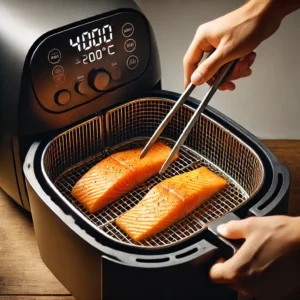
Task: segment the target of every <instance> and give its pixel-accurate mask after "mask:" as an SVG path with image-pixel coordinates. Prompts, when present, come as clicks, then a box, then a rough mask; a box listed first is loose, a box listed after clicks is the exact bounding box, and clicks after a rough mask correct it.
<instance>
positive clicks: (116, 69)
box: [110, 66, 122, 81]
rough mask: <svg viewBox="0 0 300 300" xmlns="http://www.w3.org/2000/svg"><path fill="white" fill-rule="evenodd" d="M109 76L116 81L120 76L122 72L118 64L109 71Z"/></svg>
mask: <svg viewBox="0 0 300 300" xmlns="http://www.w3.org/2000/svg"><path fill="white" fill-rule="evenodd" d="M110 76H111V78H112V79H113V80H114V81H117V80H119V79H120V78H121V76H122V72H121V68H120V67H119V66H116V67H114V68H113V69H112V70H111V71H110Z"/></svg>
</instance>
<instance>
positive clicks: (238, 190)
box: [43, 98, 264, 249]
mask: <svg viewBox="0 0 300 300" xmlns="http://www.w3.org/2000/svg"><path fill="white" fill-rule="evenodd" d="M173 103H174V102H173V101H170V100H167V99H156V98H147V99H139V100H135V101H133V102H130V103H128V104H125V105H123V106H120V107H117V108H115V109H113V110H111V111H109V112H107V113H106V116H105V117H102V116H100V117H96V118H94V119H92V120H89V121H88V122H85V123H83V124H81V125H78V126H76V127H74V128H72V129H70V130H69V131H67V132H65V133H63V134H61V135H59V136H58V137H56V138H55V139H54V140H53V141H51V142H50V143H49V144H48V146H47V147H46V149H45V151H44V155H43V164H44V173H45V174H44V175H45V176H46V177H48V178H49V181H50V182H51V183H52V184H53V188H54V189H57V190H58V191H59V192H60V193H61V195H62V197H63V199H62V200H63V201H68V202H69V203H70V204H71V205H73V206H74V207H75V208H76V209H77V210H78V211H79V212H80V213H81V214H82V215H83V216H84V217H85V218H86V220H87V221H88V222H91V223H92V224H93V225H94V226H96V227H97V228H98V230H99V231H100V232H101V233H102V234H103V235H105V236H107V237H108V238H110V239H112V240H114V241H117V242H120V243H125V244H127V245H132V246H136V247H147V248H153V249H156V248H157V247H167V246H171V245H174V244H176V243H179V242H181V241H183V240H186V239H188V238H191V237H192V236H194V235H195V234H198V233H200V232H201V231H202V230H203V228H204V224H206V223H207V222H209V221H211V220H214V219H216V218H218V217H219V216H222V215H224V214H226V213H228V212H230V211H233V210H235V209H236V208H238V207H239V206H240V205H242V204H243V203H245V201H247V200H248V199H249V197H251V196H252V195H253V194H254V193H255V192H256V191H257V190H258V189H259V187H260V186H261V184H262V182H263V173H264V172H263V166H262V163H261V161H260V159H259V158H258V156H257V155H256V154H255V153H254V152H253V151H252V150H251V148H249V147H248V146H247V145H245V144H244V143H243V142H241V141H240V140H239V139H238V138H237V137H235V136H234V135H233V134H232V133H230V132H229V131H228V130H226V129H224V128H223V127H222V126H220V125H218V124H217V123H216V122H215V121H213V120H211V119H209V118H207V117H206V116H205V115H202V116H201V118H200V119H199V121H198V122H197V124H196V125H195V126H194V128H193V129H192V132H191V133H190V135H189V137H188V139H187V140H186V143H185V146H184V147H182V149H181V151H180V156H179V159H178V160H177V161H176V162H174V163H173V164H172V165H171V166H170V168H169V169H168V170H167V171H166V172H165V173H164V174H163V175H156V176H153V177H151V178H150V179H149V180H148V181H147V182H145V183H144V184H142V185H140V186H138V187H136V188H135V189H134V190H132V191H131V192H129V193H127V194H126V195H124V196H123V197H121V198H119V199H118V200H117V201H115V202H113V203H111V204H109V205H108V206H106V207H105V208H103V209H101V210H99V211H98V212H96V213H94V214H90V213H89V212H87V210H86V209H85V208H84V207H83V206H82V205H81V204H80V203H79V202H78V201H77V200H76V199H74V198H73V197H72V195H71V190H72V188H73V186H74V185H75V183H76V182H77V181H78V180H79V179H80V178H81V177H82V176H83V175H84V174H85V173H86V172H87V171H88V170H89V169H90V168H91V167H92V166H94V165H95V164H96V163H98V162H99V161H101V160H102V159H103V158H104V157H106V156H108V155H110V154H112V153H114V152H118V151H122V150H127V149H133V148H138V147H143V146H144V145H145V143H146V142H147V139H148V137H149V136H151V135H152V133H153V132H154V130H155V129H156V128H157V126H158V125H159V124H160V122H161V121H162V119H163V118H164V116H165V115H166V114H167V113H168V111H169V110H170V108H171V107H172V105H173ZM192 114H193V109H192V108H190V107H188V106H183V107H181V108H180V110H179V112H178V113H177V114H176V116H175V117H174V118H173V119H172V121H171V122H170V123H169V125H168V126H167V128H166V129H165V130H164V132H163V134H162V138H161V139H162V140H163V141H164V142H165V143H166V144H168V145H169V146H171V147H172V146H173V145H174V141H176V139H177V138H178V137H179V135H180V133H181V132H182V130H183V129H184V127H185V125H186V124H187V122H188V120H189V118H190V117H191V116H192ZM104 124H105V126H104ZM103 128H105V131H104V130H103ZM203 165H204V166H206V167H208V168H209V169H211V170H212V171H214V172H215V173H217V174H219V175H221V176H222V177H224V178H225V179H226V180H227V181H228V182H229V184H228V186H227V188H225V189H224V190H223V191H221V192H220V193H218V194H216V195H215V196H214V197H212V198H211V199H210V200H208V201H206V202H205V203H204V204H202V205H200V206H199V207H197V208H196V209H195V210H194V211H193V212H192V213H191V214H189V215H188V216H187V217H186V218H184V219H182V220H181V221H179V222H178V223H176V224H174V225H173V226H170V227H169V228H167V229H166V230H164V231H162V232H160V233H158V234H157V235H155V236H154V237H152V238H149V239H146V240H144V241H142V242H139V243H135V242H134V241H133V240H131V239H130V237H129V236H128V235H126V234H125V233H124V232H123V231H122V230H120V229H119V228H118V227H117V226H116V224H115V219H116V218H117V217H118V216H120V215H121V214H122V213H124V212H125V211H127V210H128V209H130V208H132V207H133V206H135V205H136V204H137V203H138V202H139V201H140V200H141V199H142V198H143V197H144V196H145V195H146V193H147V192H148V191H149V190H150V189H151V188H152V187H153V186H154V185H155V184H157V183H159V182H160V181H162V180H164V179H165V178H168V177H171V176H174V175H177V174H180V173H183V172H187V171H190V170H192V169H194V168H198V167H200V166H203Z"/></svg>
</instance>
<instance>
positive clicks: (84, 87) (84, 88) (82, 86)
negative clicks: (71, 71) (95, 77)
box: [75, 80, 94, 96]
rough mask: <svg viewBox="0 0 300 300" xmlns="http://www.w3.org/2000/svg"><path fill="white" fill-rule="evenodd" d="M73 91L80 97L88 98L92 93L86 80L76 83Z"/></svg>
mask: <svg viewBox="0 0 300 300" xmlns="http://www.w3.org/2000/svg"><path fill="white" fill-rule="evenodd" d="M75 90H76V92H77V93H79V94H80V95H86V96H89V95H91V94H93V93H94V91H93V90H92V89H91V88H90V86H89V85H88V83H87V81H86V80H79V81H77V82H76V85H75Z"/></svg>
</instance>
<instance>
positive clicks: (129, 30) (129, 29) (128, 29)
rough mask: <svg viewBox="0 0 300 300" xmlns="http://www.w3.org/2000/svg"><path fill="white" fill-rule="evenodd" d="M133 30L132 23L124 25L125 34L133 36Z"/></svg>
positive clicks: (123, 31)
mask: <svg viewBox="0 0 300 300" xmlns="http://www.w3.org/2000/svg"><path fill="white" fill-rule="evenodd" d="M133 32H134V27H133V25H132V24H131V23H126V24H124V25H123V27H122V34H123V36H125V37H130V36H132V34H133Z"/></svg>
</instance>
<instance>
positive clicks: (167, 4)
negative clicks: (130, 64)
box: [137, 0, 300, 139]
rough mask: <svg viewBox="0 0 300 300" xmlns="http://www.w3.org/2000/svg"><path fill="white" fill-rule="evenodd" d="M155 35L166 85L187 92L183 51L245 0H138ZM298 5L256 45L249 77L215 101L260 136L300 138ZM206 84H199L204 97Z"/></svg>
mask: <svg viewBox="0 0 300 300" xmlns="http://www.w3.org/2000/svg"><path fill="white" fill-rule="evenodd" d="M137 3H138V4H139V5H140V6H141V8H142V9H143V11H144V13H145V14H146V16H147V17H148V18H149V20H150V22H151V23H152V26H153V29H154V32H155V34H156V38H157V42H158V47H159V50H160V58H161V64H162V73H163V77H162V82H163V88H164V89H169V90H173V91H176V92H178V93H181V92H182V91H183V68H182V59H183V56H184V54H185V52H186V50H187V48H188V46H189V44H190V42H191V40H192V39H193V36H194V34H195V31H196V29H197V27H198V26H199V25H200V24H202V23H205V22H207V21H210V20H212V19H215V18H217V17H219V16H221V15H224V14H226V13H227V12H230V11H231V10H233V9H235V8H237V7H239V6H240V5H242V3H243V1H242V0H214V1H206V0H205V1H204V0H202V1H201V0H198V1H196V0H195V1H192V0H185V1H182V0H181V1H180V0H161V1H158V0H153V1H149V0H138V1H137ZM299 29H300V10H298V11H297V12H294V13H293V14H291V15H290V16H288V17H286V18H285V19H284V21H283V23H282V25H281V27H280V29H279V30H278V31H277V32H276V33H275V35H273V36H272V37H271V38H269V39H268V40H267V41H265V42H264V43H262V44H261V45H260V46H259V47H258V48H257V49H256V52H257V58H256V61H255V63H254V65H253V67H252V70H253V74H252V76H251V77H248V78H245V79H241V80H239V81H238V82H236V83H237V89H236V90H235V91H234V92H228V91H227V92H217V93H216V94H215V96H214V98H213V99H212V101H211V104H210V105H212V106H213V107H215V108H217V109H218V110H220V111H222V112H223V113H225V114H226V115H228V116H229V117H231V118H232V119H234V120H235V121H237V122H238V123H239V124H241V125H243V126H244V127H245V128H247V129H248V130H250V131H251V132H252V133H254V134H255V135H257V136H258V137H261V138H272V139H273V138H274V139H275V138H282V139H284V138H290V139H292V138H297V139H300V90H299V89H298V87H300V56H299V54H298V52H299V49H300V31H299ZM207 89H208V86H207V85H203V86H200V87H198V88H196V89H195V90H194V92H193V94H192V96H193V97H195V98H198V99H201V98H202V97H203V95H204V94H205V92H206V91H207Z"/></svg>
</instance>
